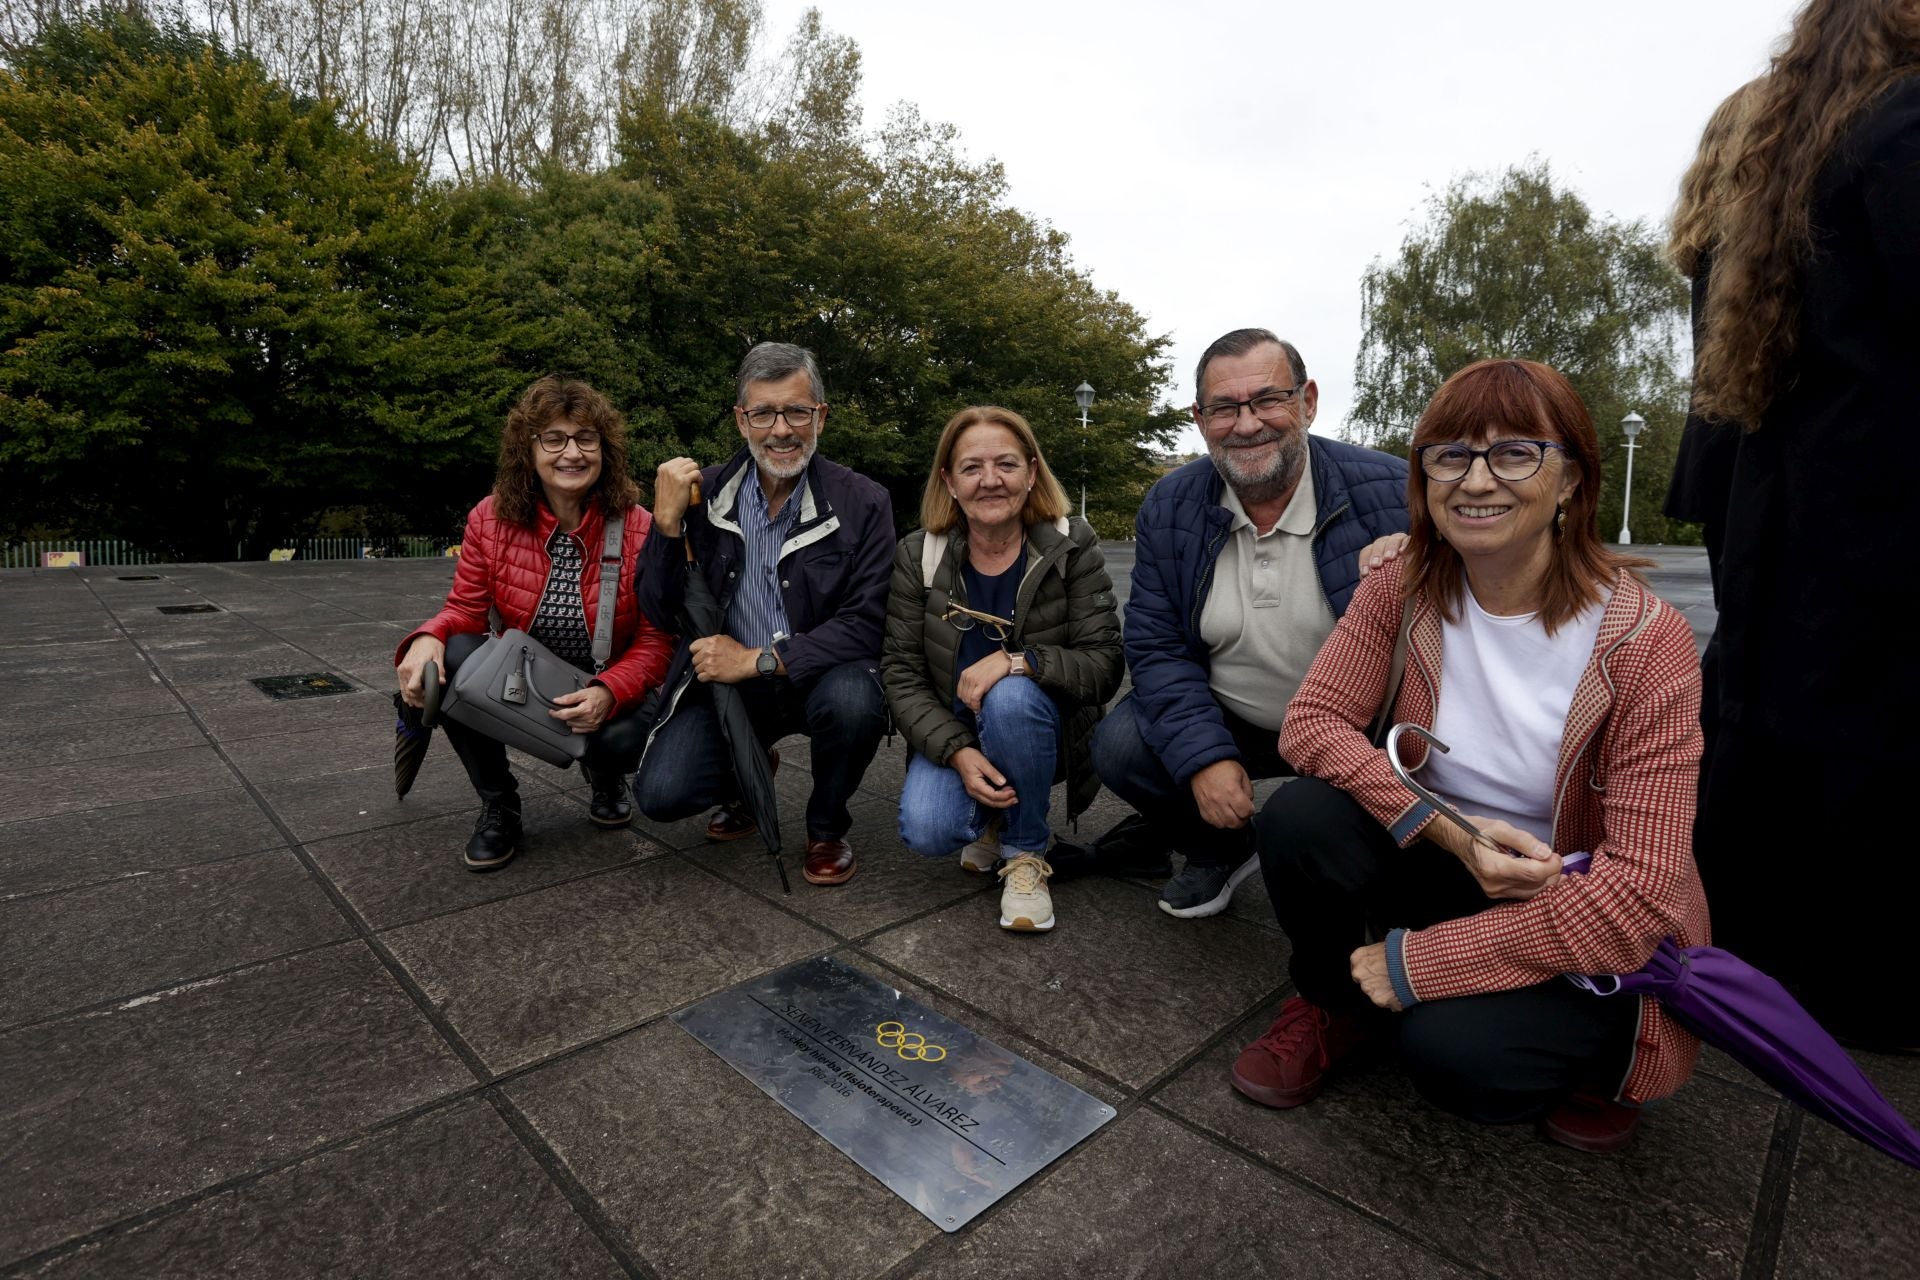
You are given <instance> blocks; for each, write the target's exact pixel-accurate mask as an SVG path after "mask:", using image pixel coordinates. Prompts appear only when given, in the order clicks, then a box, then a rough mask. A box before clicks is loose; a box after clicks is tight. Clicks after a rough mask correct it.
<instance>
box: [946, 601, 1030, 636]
mask: <svg viewBox="0 0 1920 1280" xmlns="http://www.w3.org/2000/svg"><path fill="white" fill-rule="evenodd" d="M940 621H942V622H950V623H952V624H953V629H954V630H955V631H971V630H973V629H974V627H976V626H978V627H981V628H984V629H985V631H986V633H987V634H988V635H990V636H992V637H993V638H994V639H995V640H998V641H999V642H1000V643H1001V644H1005V643H1006V642H1007V641H1009V640H1011V639H1013V623H1012V622H1011V621H1010V620H1008V619H1006V618H1000V617H996V616H994V615H993V614H991V613H981V612H980V611H979V610H978V609H969V608H967V606H965V605H963V604H950V605H948V606H947V611H946V612H945V613H943V614H941V615H940Z"/></svg>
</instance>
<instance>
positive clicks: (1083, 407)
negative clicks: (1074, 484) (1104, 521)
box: [1073, 382, 1093, 520]
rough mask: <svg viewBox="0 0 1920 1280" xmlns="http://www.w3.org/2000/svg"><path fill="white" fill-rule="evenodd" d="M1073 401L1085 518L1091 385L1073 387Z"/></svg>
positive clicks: (1081, 505) (1083, 515)
mask: <svg viewBox="0 0 1920 1280" xmlns="http://www.w3.org/2000/svg"><path fill="white" fill-rule="evenodd" d="M1073 398H1074V402H1075V403H1077V404H1078V405H1079V406H1080V518H1081V519H1082V520H1085V519H1086V518H1087V410H1089V409H1091V408H1093V386H1092V384H1091V383H1087V382H1082V383H1081V384H1080V385H1079V386H1077V387H1075V388H1074V389H1073Z"/></svg>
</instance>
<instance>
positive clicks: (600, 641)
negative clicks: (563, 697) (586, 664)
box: [593, 511, 627, 674]
mask: <svg viewBox="0 0 1920 1280" xmlns="http://www.w3.org/2000/svg"><path fill="white" fill-rule="evenodd" d="M626 528H627V513H626V512H624V511H616V512H614V513H613V514H612V515H610V516H608V517H607V539H606V545H605V546H603V547H602V548H601V549H600V612H599V613H598V614H597V615H595V617H594V619H593V669H594V672H595V673H596V674H598V673H599V672H602V671H605V670H606V669H607V659H608V658H610V657H612V656H613V608H614V601H615V599H616V598H617V597H618V596H619V594H620V570H621V568H622V567H624V565H625V563H626V562H625V559H624V558H623V557H622V556H621V553H620V544H621V542H622V541H624V539H625V538H626Z"/></svg>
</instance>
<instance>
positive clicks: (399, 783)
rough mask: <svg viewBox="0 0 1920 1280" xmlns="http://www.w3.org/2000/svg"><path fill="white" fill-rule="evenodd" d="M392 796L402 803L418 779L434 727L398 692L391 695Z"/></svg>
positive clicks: (431, 739) (431, 741) (431, 740)
mask: <svg viewBox="0 0 1920 1280" xmlns="http://www.w3.org/2000/svg"><path fill="white" fill-rule="evenodd" d="M393 709H394V710H395V711H396V712H398V713H399V714H398V716H397V718H396V719H395V720H394V722H393V794H394V795H395V796H397V797H399V798H400V799H402V800H404V799H406V797H407V792H409V791H411V790H413V780H414V779H415V778H417V777H419V776H420V762H421V761H423V760H425V759H426V758H427V748H428V747H429V746H430V745H432V743H433V728H432V726H430V725H428V724H426V723H425V721H424V720H423V719H422V718H421V711H420V709H419V708H418V707H410V706H408V705H407V703H406V700H405V699H404V698H402V697H401V696H400V695H399V694H398V693H395V694H394V695H393Z"/></svg>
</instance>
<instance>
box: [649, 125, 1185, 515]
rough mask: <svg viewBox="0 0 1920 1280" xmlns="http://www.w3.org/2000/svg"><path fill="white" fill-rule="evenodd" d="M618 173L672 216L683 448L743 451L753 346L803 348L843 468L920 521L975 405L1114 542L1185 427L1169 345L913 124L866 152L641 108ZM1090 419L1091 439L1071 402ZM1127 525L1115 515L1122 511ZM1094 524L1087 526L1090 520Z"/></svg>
mask: <svg viewBox="0 0 1920 1280" xmlns="http://www.w3.org/2000/svg"><path fill="white" fill-rule="evenodd" d="M619 154H620V159H619V162H618V163H617V164H616V166H615V168H614V170H613V173H614V175H616V176H618V177H620V178H622V179H624V180H627V181H631V182H634V183H638V184H641V185H643V186H645V187H647V188H649V189H651V190H654V191H656V192H658V193H659V194H660V195H661V196H662V197H663V198H664V200H665V201H666V203H667V207H668V209H669V210H670V219H671V227H672V229H671V234H670V237H669V238H668V239H667V240H666V241H664V242H663V244H662V259H663V262H662V271H661V273H660V274H659V275H658V276H657V277H656V278H655V283H656V291H655V292H654V294H653V295H652V297H651V299H650V303H649V305H650V307H651V310H652V328H651V335H650V339H649V342H648V345H649V346H650V347H651V349H652V350H653V352H654V353H655V354H656V355H657V356H658V358H659V365H658V366H657V369H658V373H657V375H656V379H655V382H654V385H653V387H652V388H651V392H652V394H653V395H654V396H655V397H656V398H655V399H654V400H653V401H652V402H653V403H655V404H657V405H660V406H662V409H663V412H664V414H665V422H666V424H667V425H669V426H670V428H671V432H672V436H671V442H670V443H669V442H662V444H663V447H671V445H672V444H677V445H679V446H682V447H685V448H688V449H691V450H694V451H696V454H697V455H698V456H714V454H715V453H716V452H717V451H720V450H723V449H731V448H732V447H734V445H735V444H736V443H737V440H736V438H735V436H734V433H733V427H732V424H731V419H730V418H729V417H728V416H726V415H725V414H724V412H722V411H723V410H724V408H725V406H726V405H728V404H730V403H731V401H732V396H733V385H732V370H733V366H734V365H735V364H736V363H737V362H738V360H739V357H740V354H741V353H742V352H743V351H745V349H746V348H747V347H748V346H749V345H751V344H752V343H754V342H758V341H763V340H769V339H777V340H784V341H792V342H798V343H801V344H802V345H805V346H808V347H811V348H812V349H814V350H815V351H816V352H817V353H818V354H819V356H820V359H821V363H822V367H823V370H824V372H825V374H826V377H827V380H828V395H829V399H830V401H831V403H832V404H833V406H834V408H833V417H832V420H831V425H830V427H829V434H828V437H827V443H826V445H825V446H824V447H826V448H828V449H830V450H831V451H832V453H833V456H834V457H836V458H838V459H840V460H842V461H845V462H847V463H848V464H849V465H852V466H855V467H858V468H860V469H862V470H864V471H866V472H868V473H869V474H871V475H873V476H875V477H876V478H878V479H880V480H881V481H882V482H883V483H885V484H887V485H888V487H889V488H890V489H892V491H893V493H894V497H895V503H896V506H897V508H898V510H899V514H900V516H901V518H902V520H903V521H909V522H910V521H911V519H912V518H913V515H914V513H915V512H916V511H917V510H918V503H919V494H920V490H921V486H922V485H923V484H924V482H925V479H926V466H927V463H928V460H929V459H930V458H931V456H932V453H933V445H934V441H935V439H936V437H937V435H938V433H939V430H940V428H941V426H942V425H943V424H944V423H945V421H946V419H947V417H949V416H950V415H951V414H952V413H953V412H954V411H955V410H957V409H959V408H961V407H962V406H964V405H967V404H973V403H982V402H991V403H997V404H1003V405H1006V406H1007V407H1009V408H1012V409H1015V410H1017V411H1019V412H1020V413H1022V414H1024V415H1026V416H1027V417H1028V419H1029V420H1030V421H1032V422H1033V424H1034V426H1035V428H1036V430H1037V431H1038V432H1039V435H1040V439H1041V444H1042V447H1043V449H1045V451H1046V452H1047V455H1048V458H1049V461H1050V462H1051V463H1052V464H1053V466H1054V467H1055V469H1056V470H1057V471H1058V472H1059V473H1060V475H1061V478H1062V480H1063V481H1064V482H1065V483H1066V484H1067V485H1068V486H1069V487H1070V488H1073V489H1075V490H1076V491H1077V488H1078V484H1079V480H1080V477H1081V476H1082V475H1084V476H1085V478H1086V481H1087V486H1088V492H1089V497H1090V502H1091V504H1092V507H1093V508H1104V509H1105V511H1106V514H1107V517H1108V518H1107V523H1108V524H1109V525H1110V526H1111V527H1113V528H1114V529H1115V530H1116V531H1117V530H1119V529H1122V528H1124V527H1125V526H1126V522H1127V521H1128V520H1129V519H1130V517H1131V512H1132V499H1131V495H1132V494H1133V493H1134V491H1135V488H1136V486H1137V482H1138V481H1139V480H1140V479H1141V478H1142V477H1143V476H1146V475H1148V474H1150V468H1151V457H1152V453H1153V452H1154V451H1155V450H1156V449H1157V448H1160V447H1164V445H1165V444H1166V443H1167V442H1168V441H1170V440H1171V439H1172V437H1173V434H1174V432H1175V431H1176V430H1177V426H1178V423H1177V415H1175V414H1174V413H1173V412H1172V411H1170V410H1167V409H1165V408H1163V407H1159V406H1157V405H1156V399H1157V397H1158V395H1159V393H1160V392H1161V390H1162V389H1163V388H1164V387H1165V385H1166V378H1167V370H1166V367H1165V361H1164V351H1165V348H1166V339H1164V338H1161V337H1153V336H1149V335H1148V334H1147V333H1146V329H1145V322H1144V319H1143V318H1142V317H1141V316H1140V314H1139V313H1138V312H1137V311H1135V310H1134V309H1133V308H1132V307H1130V306H1128V305H1127V304H1126V303H1125V302H1123V301H1122V300H1121V299H1119V298H1118V297H1117V296H1115V295H1114V294H1112V293H1110V292H1107V291H1103V290H1099V289H1097V288H1095V287H1094V286H1093V284H1092V282H1091V281H1090V280H1089V279H1088V278H1087V276H1086V274H1085V273H1084V272H1083V271H1081V270H1079V269H1078V268H1077V267H1076V266H1075V265H1074V263H1073V261H1072V258H1071V256H1070V254H1069V252H1068V241H1067V238H1066V236H1064V235H1063V234H1061V233H1060V232H1059V231H1057V230H1055V229H1054V228H1051V227H1049V226H1047V225H1045V224H1044V223H1041V222H1038V221H1036V220H1035V219H1033V218H1031V217H1029V216H1028V215H1026V214H1023V213H1021V212H1020V211H1018V210H1017V209H1014V208H1012V207H1011V206H1010V205H1009V203H1008V201H1007V190H1006V180H1005V176H1004V174H1003V173H1002V171H1001V169H1000V168H999V166H998V165H996V164H991V163H988V164H976V163H972V162H970V161H968V160H967V159H966V158H965V157H964V156H962V155H961V154H960V152H959V149H958V146H957V142H956V138H955V135H954V132H953V130H952V129H951V128H949V127H945V126H936V125H929V124H927V123H925V122H924V121H922V120H921V119H920V118H919V117H918V116H917V114H915V113H913V112H912V111H911V110H910V109H907V110H902V111H899V112H898V113H896V115H895V116H894V118H893V119H892V120H890V121H889V123H888V125H887V126H886V127H885V128H884V129H883V130H882V131H881V132H880V133H879V134H878V135H877V136H876V137H875V138H874V139H872V140H870V142H869V143H868V144H867V145H865V146H857V145H849V144H848V143H847V142H846V141H845V139H844V136H843V135H840V134H836V133H834V132H832V131H829V134H828V136H827V138H826V140H825V142H824V143H823V144H822V145H808V144H806V143H805V142H804V141H798V142H796V140H795V139H794V138H793V137H792V136H791V135H777V136H774V135H770V133H769V132H766V131H757V132H748V131H745V130H742V129H739V128H736V127H734V126H731V125H728V124H726V123H724V122H723V121H721V120H719V119H718V118H716V117H715V116H714V115H713V114H711V113H709V112H706V111H704V110H701V109H697V108H696V109H683V110H673V109H670V108H668V107H666V106H665V105H664V104H663V103H661V102H659V101H658V100H642V101H640V102H637V103H634V104H632V105H631V109H630V110H629V112H628V114H627V116H626V117H625V119H624V120H623V122H622V131H621V142H620V153H619ZM1082 379H1086V380H1088V381H1091V382H1092V383H1093V384H1094V386H1095V387H1096V388H1097V389H1098V391H1099V395H1100V399H1099V401H1098V402H1097V404H1096V407H1095V416H1094V418H1093V420H1092V429H1091V430H1090V431H1089V432H1087V433H1086V435H1085V438H1084V440H1083V438H1082V433H1081V431H1080V428H1079V419H1078V411H1077V410H1076V408H1075V407H1074V403H1073V388H1074V387H1075V386H1076V385H1078V384H1079V382H1080V381H1081V380H1082ZM1122 507H1124V511H1122V510H1121V508H1122ZM1090 513H1092V514H1097V513H1098V512H1097V511H1090Z"/></svg>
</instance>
